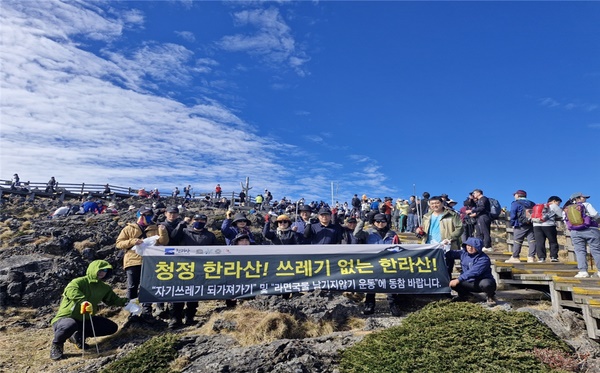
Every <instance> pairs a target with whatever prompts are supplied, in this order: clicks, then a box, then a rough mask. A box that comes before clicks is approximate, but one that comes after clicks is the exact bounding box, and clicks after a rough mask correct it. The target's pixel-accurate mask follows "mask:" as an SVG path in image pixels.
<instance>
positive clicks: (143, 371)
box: [101, 334, 177, 373]
mask: <svg viewBox="0 0 600 373" xmlns="http://www.w3.org/2000/svg"><path fill="white" fill-rule="evenodd" d="M176 344H177V337H176V336H175V335H174V334H163V335H159V336H156V337H154V338H152V339H150V340H149V341H147V342H145V343H143V344H142V345H141V346H139V347H138V348H136V349H135V350H134V351H132V352H131V353H130V354H128V355H127V356H125V357H124V358H122V359H119V360H117V361H114V362H112V363H110V364H108V365H107V366H106V367H104V368H103V369H102V370H101V372H102V373H123V372H128V373H163V372H164V373H167V372H170V371H171V370H170V369H169V364H170V363H171V361H173V360H174V359H175V358H176V357H177V350H176V349H175V346H176Z"/></svg>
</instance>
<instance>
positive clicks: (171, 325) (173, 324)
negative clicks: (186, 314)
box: [168, 317, 183, 330]
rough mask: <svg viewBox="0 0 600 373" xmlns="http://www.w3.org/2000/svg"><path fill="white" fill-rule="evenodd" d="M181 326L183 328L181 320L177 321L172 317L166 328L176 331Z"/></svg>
mask: <svg viewBox="0 0 600 373" xmlns="http://www.w3.org/2000/svg"><path fill="white" fill-rule="evenodd" d="M181 326H183V323H182V322H181V319H178V318H176V317H173V318H171V319H170V320H169V325H168V328H169V329H171V330H172V329H177V328H180V327H181Z"/></svg>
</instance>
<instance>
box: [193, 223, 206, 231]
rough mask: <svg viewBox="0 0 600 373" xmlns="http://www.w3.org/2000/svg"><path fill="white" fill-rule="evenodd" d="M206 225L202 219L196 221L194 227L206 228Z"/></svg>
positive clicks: (198, 228)
mask: <svg viewBox="0 0 600 373" xmlns="http://www.w3.org/2000/svg"><path fill="white" fill-rule="evenodd" d="M205 225H206V223H203V222H200V221H195V222H194V225H193V227H194V229H197V230H201V229H204V226H205Z"/></svg>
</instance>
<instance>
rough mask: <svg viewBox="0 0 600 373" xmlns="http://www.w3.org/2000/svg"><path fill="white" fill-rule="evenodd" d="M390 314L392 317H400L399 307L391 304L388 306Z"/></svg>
mask: <svg viewBox="0 0 600 373" xmlns="http://www.w3.org/2000/svg"><path fill="white" fill-rule="evenodd" d="M390 313H391V314H392V316H396V317H398V316H402V311H401V310H400V306H399V305H398V304H396V303H391V304H390Z"/></svg>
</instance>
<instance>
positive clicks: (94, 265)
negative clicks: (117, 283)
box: [85, 260, 113, 282]
mask: <svg viewBox="0 0 600 373" xmlns="http://www.w3.org/2000/svg"><path fill="white" fill-rule="evenodd" d="M102 269H108V270H112V269H113V267H112V265H110V263H109V262H107V261H106V260H94V261H93V262H91V263H90V265H89V266H88V268H87V271H86V272H85V275H86V277H87V278H88V279H89V280H90V282H98V271H100V270H102Z"/></svg>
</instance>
